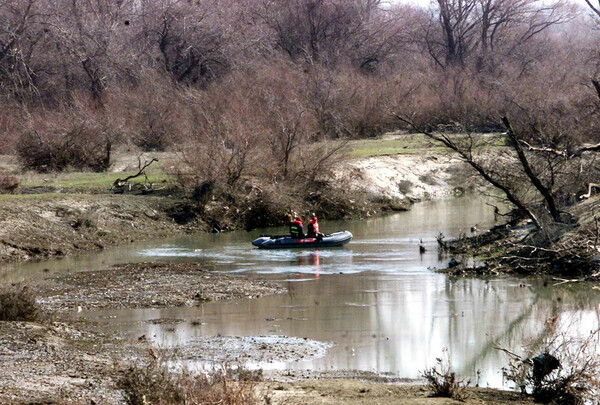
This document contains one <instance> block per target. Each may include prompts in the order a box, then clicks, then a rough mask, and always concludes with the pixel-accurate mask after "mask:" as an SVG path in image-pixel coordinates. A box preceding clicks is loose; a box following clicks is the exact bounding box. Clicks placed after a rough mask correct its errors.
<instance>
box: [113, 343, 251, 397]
mask: <svg viewBox="0 0 600 405" xmlns="http://www.w3.org/2000/svg"><path fill="white" fill-rule="evenodd" d="M150 353H151V355H153V357H152V359H151V360H150V361H149V362H148V363H147V364H145V365H140V366H132V367H130V368H129V369H128V370H127V371H126V372H125V374H124V375H123V377H122V378H121V379H120V380H119V381H118V388H119V389H121V390H122V391H123V396H124V399H125V402H126V403H127V404H128V405H145V404H148V403H151V404H157V405H178V404H198V405H204V404H207V405H208V404H228V405H253V404H257V403H258V398H257V397H256V392H255V386H256V382H255V381H253V379H252V378H250V379H243V378H241V377H242V376H244V375H246V374H243V373H240V372H237V373H236V374H233V373H230V372H228V371H227V370H224V371H214V372H211V373H198V374H191V373H187V372H186V371H184V372H182V373H175V372H172V371H170V370H169V367H168V365H167V362H166V359H164V358H163V357H161V356H160V355H158V354H157V353H156V351H155V350H154V349H150ZM250 375H251V376H254V374H253V373H250ZM234 376H237V377H238V378H237V379H235V378H234ZM246 376H247V375H246Z"/></svg>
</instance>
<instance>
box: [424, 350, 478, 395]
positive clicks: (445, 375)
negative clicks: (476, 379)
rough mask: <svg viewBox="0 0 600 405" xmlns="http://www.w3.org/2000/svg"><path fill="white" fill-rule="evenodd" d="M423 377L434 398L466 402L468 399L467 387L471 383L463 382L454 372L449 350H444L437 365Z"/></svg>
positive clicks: (426, 371) (437, 360) (425, 372)
mask: <svg viewBox="0 0 600 405" xmlns="http://www.w3.org/2000/svg"><path fill="white" fill-rule="evenodd" d="M421 377H423V378H424V379H425V381H426V382H427V388H429V390H430V391H431V396H432V397H443V398H452V399H456V400H457V401H464V400H465V399H466V398H467V387H468V386H469V384H470V383H471V382H470V381H466V382H465V381H463V380H461V379H459V378H458V377H457V376H456V373H455V372H454V371H452V365H451V364H450V355H449V354H448V349H444V350H443V354H442V357H438V358H436V365H435V366H433V367H431V368H428V369H425V371H423V373H421Z"/></svg>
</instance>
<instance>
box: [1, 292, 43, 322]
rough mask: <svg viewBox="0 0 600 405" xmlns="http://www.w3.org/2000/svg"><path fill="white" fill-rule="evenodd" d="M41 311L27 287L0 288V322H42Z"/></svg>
mask: <svg viewBox="0 0 600 405" xmlns="http://www.w3.org/2000/svg"><path fill="white" fill-rule="evenodd" d="M42 318H43V316H42V310H41V308H40V306H39V305H38V303H37V302H36V300H35V296H34V294H33V292H32V291H31V290H30V289H29V288H28V287H27V286H14V287H13V286H11V287H3V288H0V321H27V322H36V321H40V320H42Z"/></svg>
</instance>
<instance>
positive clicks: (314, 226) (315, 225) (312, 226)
mask: <svg viewBox="0 0 600 405" xmlns="http://www.w3.org/2000/svg"><path fill="white" fill-rule="evenodd" d="M308 223H309V226H308V231H309V232H311V231H312V232H314V233H315V234H317V233H319V222H317V220H316V219H314V218H313V219H311V220H310V221H308Z"/></svg>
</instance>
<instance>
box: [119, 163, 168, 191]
mask: <svg viewBox="0 0 600 405" xmlns="http://www.w3.org/2000/svg"><path fill="white" fill-rule="evenodd" d="M154 162H158V159H156V158H152V159H151V160H145V161H144V163H142V158H141V156H138V172H137V173H136V174H132V175H130V176H127V177H125V178H123V179H116V180H115V181H114V183H113V184H112V186H111V187H110V190H112V191H121V192H122V191H123V190H124V189H125V187H128V188H129V191H131V188H132V185H131V184H130V183H129V180H132V179H135V178H138V177H140V176H144V178H145V179H146V182H145V183H146V184H147V185H149V187H146V188H147V189H152V187H153V183H152V182H150V180H149V179H148V176H147V175H146V169H147V168H148V167H149V166H150V165H151V164H152V163H154Z"/></svg>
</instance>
